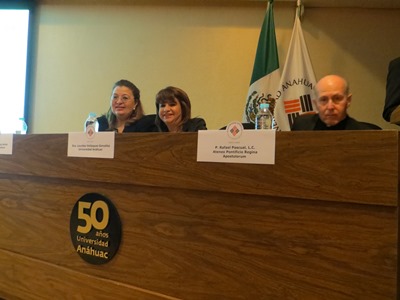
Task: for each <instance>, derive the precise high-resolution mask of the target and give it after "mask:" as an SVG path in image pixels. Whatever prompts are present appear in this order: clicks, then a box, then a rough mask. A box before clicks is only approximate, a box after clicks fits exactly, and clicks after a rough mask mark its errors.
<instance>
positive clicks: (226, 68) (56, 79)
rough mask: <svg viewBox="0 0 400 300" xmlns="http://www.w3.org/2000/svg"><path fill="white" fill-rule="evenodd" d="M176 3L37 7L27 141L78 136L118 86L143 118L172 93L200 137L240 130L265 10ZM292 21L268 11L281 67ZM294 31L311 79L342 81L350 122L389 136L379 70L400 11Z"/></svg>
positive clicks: (286, 12) (340, 14)
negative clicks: (184, 100)
mask: <svg viewBox="0 0 400 300" xmlns="http://www.w3.org/2000/svg"><path fill="white" fill-rule="evenodd" d="M196 2H197V4H196ZM185 3H187V2H185V1H184V0H182V1H181V4H179V1H175V2H173V3H172V4H164V5H162V4H159V5H154V4H152V5H145V4H141V5H139V4H135V5H129V6H124V5H79V4H74V5H51V4H43V5H41V6H40V9H39V15H38V18H39V26H38V48H37V59H36V61H35V63H36V69H35V77H34V90H33V105H32V112H31V124H30V129H31V132H33V133H62V132H69V131H81V130H82V127H83V121H84V119H85V118H86V116H87V114H88V112H90V111H94V112H96V113H97V114H101V113H103V112H105V111H106V110H107V109H108V105H109V96H110V93H111V87H112V84H113V83H114V82H115V81H116V80H118V79H121V78H125V79H129V80H131V81H133V82H134V83H135V84H137V86H138V87H139V88H140V89H141V92H142V101H143V103H144V107H145V110H146V113H149V114H150V113H154V111H155V107H154V96H155V94H156V93H157V91H158V90H160V89H161V88H163V87H165V86H167V85H175V86H178V87H181V88H183V89H184V90H186V91H187V93H188V94H189V96H190V98H191V101H192V105H193V108H192V112H193V116H202V117H203V118H205V119H206V121H207V124H208V128H209V129H218V128H220V127H222V126H224V125H225V124H227V123H228V122H230V121H232V120H241V118H242V113H243V108H244V104H245V98H246V95H247V88H248V85H249V80H250V76H251V71H252V68H253V62H254V54H255V50H256V46H257V41H258V35H259V30H260V26H261V23H262V20H263V17H264V13H265V8H266V3H265V2H258V1H254V2H252V1H249V2H247V3H235V2H232V3H230V4H229V3H225V4H219V5H206V4H201V3H202V1H194V2H191V4H185ZM294 13H295V7H294V3H290V4H288V3H280V2H278V3H276V4H275V26H276V35H277V41H278V47H279V55H280V64H281V67H283V64H284V61H285V56H286V51H287V48H288V44H289V40H290V36H291V32H292V26H293V18H294ZM302 24H303V32H304V35H305V38H306V42H307V44H308V49H309V52H310V56H311V60H312V63H313V66H314V71H315V75H316V77H317V78H320V77H321V76H323V75H325V74H328V73H338V74H342V75H344V76H346V77H347V78H348V79H349V81H350V85H351V89H352V92H353V104H352V106H351V108H350V114H351V115H352V116H353V117H355V118H357V119H360V120H364V121H369V122H373V123H376V124H378V125H380V126H382V127H384V128H394V129H397V128H398V127H396V126H393V125H389V124H387V123H386V122H385V121H384V120H383V119H382V117H381V114H382V107H383V103H384V96H385V80H386V72H387V64H388V62H389V60H390V59H392V58H394V57H396V56H400V39H399V36H400V10H384V9H341V8H306V9H305V14H304V18H303V22H302Z"/></svg>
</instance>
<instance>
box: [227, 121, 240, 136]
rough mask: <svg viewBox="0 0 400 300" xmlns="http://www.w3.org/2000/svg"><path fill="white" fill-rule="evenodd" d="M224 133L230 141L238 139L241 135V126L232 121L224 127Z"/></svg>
mask: <svg viewBox="0 0 400 300" xmlns="http://www.w3.org/2000/svg"><path fill="white" fill-rule="evenodd" d="M226 132H227V134H228V137H229V138H231V139H238V138H240V136H241V135H242V132H243V125H242V123H240V122H238V121H233V122H231V123H229V124H228V126H226Z"/></svg>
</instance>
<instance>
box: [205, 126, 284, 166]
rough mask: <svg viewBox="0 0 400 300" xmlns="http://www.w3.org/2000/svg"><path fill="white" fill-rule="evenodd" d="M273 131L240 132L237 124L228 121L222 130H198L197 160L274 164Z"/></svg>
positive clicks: (274, 132)
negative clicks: (225, 127)
mask: <svg viewBox="0 0 400 300" xmlns="http://www.w3.org/2000/svg"><path fill="white" fill-rule="evenodd" d="M275 137H276V131H275V130H274V129H271V130H243V126H242V124H241V123H240V122H232V123H230V124H229V125H228V126H227V129H226V130H200V131H199V132H198V141H197V161H203V162H220V163H242V164H275Z"/></svg>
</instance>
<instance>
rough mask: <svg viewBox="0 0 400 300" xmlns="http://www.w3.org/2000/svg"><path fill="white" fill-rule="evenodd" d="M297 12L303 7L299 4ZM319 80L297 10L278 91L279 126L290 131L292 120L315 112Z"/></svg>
mask: <svg viewBox="0 0 400 300" xmlns="http://www.w3.org/2000/svg"><path fill="white" fill-rule="evenodd" d="M297 10H298V12H299V10H300V7H299V6H298V8H297ZM315 86H316V80H315V75H314V71H313V68H312V65H311V60H310V57H309V55H308V50H307V45H306V42H305V40H304V36H303V31H302V29H301V22H300V19H299V13H296V18H295V21H294V27H293V32H292V37H291V39H290V45H289V51H288V54H287V56H286V62H285V66H284V67H283V72H282V77H281V80H280V84H279V87H278V91H277V94H276V99H275V100H276V102H275V111H274V117H275V121H276V123H277V127H278V128H277V129H279V130H282V131H290V127H291V125H292V124H293V120H294V119H295V118H296V117H297V116H299V115H302V114H306V113H315V112H316V110H315V108H314V104H313V102H312V100H314V99H315V98H316V91H315Z"/></svg>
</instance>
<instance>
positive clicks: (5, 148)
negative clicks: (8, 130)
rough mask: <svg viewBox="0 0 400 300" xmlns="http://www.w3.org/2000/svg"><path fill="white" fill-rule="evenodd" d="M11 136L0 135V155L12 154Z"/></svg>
mask: <svg viewBox="0 0 400 300" xmlns="http://www.w3.org/2000/svg"><path fill="white" fill-rule="evenodd" d="M13 136H14V135H13V134H0V154H7V155H11V154H12V151H13Z"/></svg>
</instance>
